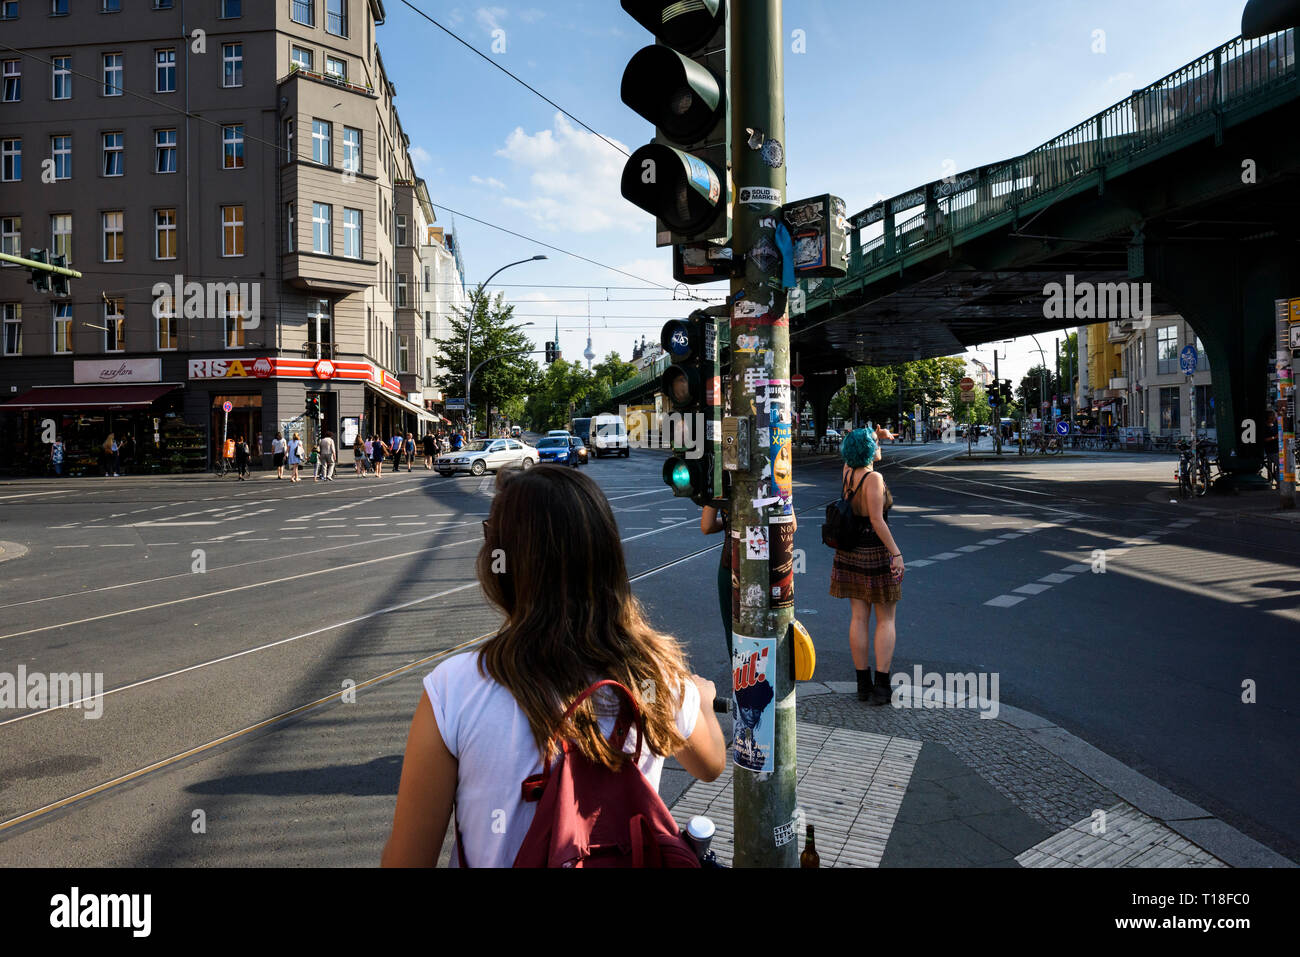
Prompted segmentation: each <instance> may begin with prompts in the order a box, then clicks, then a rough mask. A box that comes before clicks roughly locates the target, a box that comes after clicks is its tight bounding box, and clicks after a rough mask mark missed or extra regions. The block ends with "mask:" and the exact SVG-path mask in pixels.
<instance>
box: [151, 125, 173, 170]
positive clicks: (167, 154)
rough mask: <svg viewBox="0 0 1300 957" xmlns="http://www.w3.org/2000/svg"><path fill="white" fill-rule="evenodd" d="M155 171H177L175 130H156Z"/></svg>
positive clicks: (154, 143)
mask: <svg viewBox="0 0 1300 957" xmlns="http://www.w3.org/2000/svg"><path fill="white" fill-rule="evenodd" d="M153 171H154V172H155V173H174V172H176V131H175V130H154V134H153Z"/></svg>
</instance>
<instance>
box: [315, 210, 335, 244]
mask: <svg viewBox="0 0 1300 957" xmlns="http://www.w3.org/2000/svg"><path fill="white" fill-rule="evenodd" d="M333 213H334V208H333V207H332V206H330V205H329V204H328V203H312V204H311V248H312V250H313V251H314V252H318V253H329V252H332V251H333V250H332V248H331V246H330V222H331V220H332V219H333Z"/></svg>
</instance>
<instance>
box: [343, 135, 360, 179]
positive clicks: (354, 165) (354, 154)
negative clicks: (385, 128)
mask: <svg viewBox="0 0 1300 957" xmlns="http://www.w3.org/2000/svg"><path fill="white" fill-rule="evenodd" d="M343 168H344V169H345V170H350V171H351V172H353V173H359V172H361V131H360V130H356V129H353V128H352V127H350V126H345V127H343Z"/></svg>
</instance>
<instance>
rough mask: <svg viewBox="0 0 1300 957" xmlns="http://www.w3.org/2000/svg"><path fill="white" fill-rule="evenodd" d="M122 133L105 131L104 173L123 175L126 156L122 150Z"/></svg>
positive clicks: (107, 174)
mask: <svg viewBox="0 0 1300 957" xmlns="http://www.w3.org/2000/svg"><path fill="white" fill-rule="evenodd" d="M123 136H124V134H122V133H105V134H104V175H105V176H121V175H122V173H123V172H124V169H123V166H124V163H125V156H124V154H123V151H122V140H123Z"/></svg>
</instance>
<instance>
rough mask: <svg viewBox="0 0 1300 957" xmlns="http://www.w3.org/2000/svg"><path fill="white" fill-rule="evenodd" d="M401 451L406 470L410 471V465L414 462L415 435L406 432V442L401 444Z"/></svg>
mask: <svg viewBox="0 0 1300 957" xmlns="http://www.w3.org/2000/svg"><path fill="white" fill-rule="evenodd" d="M402 453H403V455H404V456H405V458H406V471H407V472H410V471H411V466H412V465H414V464H415V436H414V435H412V434H411V433H410V432H407V433H406V442H405V443H404V444H403V445H402Z"/></svg>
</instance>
